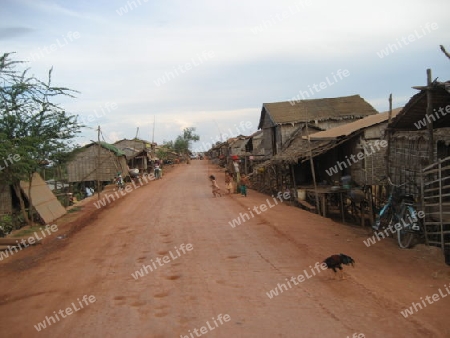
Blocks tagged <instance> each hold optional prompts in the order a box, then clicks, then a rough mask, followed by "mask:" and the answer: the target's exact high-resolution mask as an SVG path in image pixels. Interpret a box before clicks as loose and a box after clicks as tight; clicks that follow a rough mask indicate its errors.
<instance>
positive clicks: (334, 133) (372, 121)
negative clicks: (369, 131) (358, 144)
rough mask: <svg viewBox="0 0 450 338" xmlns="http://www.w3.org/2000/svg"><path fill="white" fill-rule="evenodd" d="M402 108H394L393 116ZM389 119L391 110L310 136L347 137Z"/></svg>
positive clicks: (318, 138) (323, 137)
mask: <svg viewBox="0 0 450 338" xmlns="http://www.w3.org/2000/svg"><path fill="white" fill-rule="evenodd" d="M401 110H402V108H395V109H393V110H392V117H395V116H396V115H397V114H398V113H399V112H400V111H401ZM388 119H389V112H388V111H386V112H383V113H379V114H375V115H370V116H367V117H365V118H363V119H359V120H356V121H353V122H350V123H347V124H344V125H341V126H338V127H335V128H331V129H328V130H324V131H320V132H318V133H315V134H313V135H311V136H310V138H311V140H329V139H339V138H343V137H347V136H349V135H351V134H354V133H357V132H360V131H363V130H364V129H366V128H369V127H372V126H375V125H377V124H380V123H383V122H387V121H388Z"/></svg>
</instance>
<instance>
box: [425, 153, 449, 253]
mask: <svg viewBox="0 0 450 338" xmlns="http://www.w3.org/2000/svg"><path fill="white" fill-rule="evenodd" d="M421 190H422V208H423V209H422V210H423V211H424V212H425V219H424V220H423V225H424V230H425V239H426V242H427V244H428V245H432V246H437V247H440V248H441V249H442V251H443V252H445V253H446V256H447V253H448V252H449V251H450V157H446V158H443V159H440V160H439V161H438V162H436V163H433V164H431V165H429V166H427V167H425V168H424V169H422V186H421ZM446 258H447V257H446Z"/></svg>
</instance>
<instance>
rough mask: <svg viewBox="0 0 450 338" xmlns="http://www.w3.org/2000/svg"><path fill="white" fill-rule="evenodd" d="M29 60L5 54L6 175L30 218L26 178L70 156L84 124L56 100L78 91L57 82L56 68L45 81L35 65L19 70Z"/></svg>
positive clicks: (0, 103) (0, 104)
mask: <svg viewBox="0 0 450 338" xmlns="http://www.w3.org/2000/svg"><path fill="white" fill-rule="evenodd" d="M23 63H24V62H23V61H14V60H12V59H11V53H5V54H3V55H2V56H0V161H1V162H3V163H2V164H3V165H2V167H3V170H1V171H0V179H1V181H2V182H4V183H6V184H11V185H12V186H13V188H14V191H15V193H16V195H17V197H18V198H19V201H20V207H21V210H22V213H23V216H24V219H25V220H26V221H27V223H30V218H29V217H28V215H27V213H26V210H25V203H24V201H23V199H22V195H21V192H20V181H29V182H30V187H31V182H32V175H33V173H34V172H36V171H37V170H38V168H39V167H40V165H42V163H44V162H45V160H48V159H52V158H53V159H55V160H56V161H58V160H59V159H61V158H62V157H63V156H64V155H62V153H65V149H67V148H68V145H69V144H70V143H71V142H70V140H71V139H73V138H74V136H75V135H76V134H77V133H78V132H79V129H80V125H79V124H78V123H77V120H76V116H74V115H69V114H68V113H67V112H66V111H65V110H64V109H63V108H62V107H60V106H59V105H58V104H56V103H54V102H53V100H54V99H55V98H57V97H60V96H69V97H73V94H74V93H75V91H74V90H70V89H68V88H65V87H54V86H52V83H51V79H52V69H50V70H49V73H48V80H47V81H46V82H43V81H41V80H39V79H37V78H36V77H35V76H34V75H33V76H30V75H29V74H28V72H29V69H25V70H23V71H21V70H19V68H20V66H21V65H22V64H23ZM29 204H30V205H32V201H29ZM31 209H32V208H30V214H31ZM31 221H32V218H31Z"/></svg>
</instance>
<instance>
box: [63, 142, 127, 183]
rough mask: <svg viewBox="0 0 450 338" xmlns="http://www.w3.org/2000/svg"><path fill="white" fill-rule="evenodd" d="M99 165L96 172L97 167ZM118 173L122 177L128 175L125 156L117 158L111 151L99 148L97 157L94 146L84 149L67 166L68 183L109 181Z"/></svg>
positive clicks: (96, 147) (96, 149)
mask: <svg viewBox="0 0 450 338" xmlns="http://www.w3.org/2000/svg"><path fill="white" fill-rule="evenodd" d="M99 163H100V167H99V170H98V172H97V170H96V169H97V166H98V164H99ZM118 172H122V176H123V177H125V176H126V175H128V169H127V163H126V159H125V156H121V157H117V156H116V155H115V154H114V153H112V152H111V151H109V150H107V149H105V148H103V147H100V157H99V156H98V146H97V145H96V144H94V145H92V146H90V147H88V148H85V149H84V150H83V151H81V152H79V153H78V154H77V155H76V156H75V158H73V159H72V160H71V161H70V162H69V163H68V164H67V174H68V181H69V182H83V181H96V180H97V179H98V180H99V181H102V182H109V181H111V180H112V179H113V178H114V176H116V175H117V173H118Z"/></svg>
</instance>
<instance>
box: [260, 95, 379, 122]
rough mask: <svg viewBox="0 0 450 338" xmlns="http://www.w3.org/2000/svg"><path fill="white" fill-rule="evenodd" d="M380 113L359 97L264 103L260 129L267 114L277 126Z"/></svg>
mask: <svg viewBox="0 0 450 338" xmlns="http://www.w3.org/2000/svg"><path fill="white" fill-rule="evenodd" d="M377 113H378V112H377V111H376V110H375V108H373V107H372V106H371V105H370V104H369V103H368V102H366V101H365V100H364V99H363V98H362V97H360V96H359V95H352V96H344V97H336V98H322V99H312V100H299V101H294V102H292V103H291V102H290V101H286V102H275V103H264V104H263V107H262V111H261V117H260V120H259V125H258V129H261V128H262V124H263V120H264V118H265V115H266V114H269V116H270V119H271V120H272V121H273V122H274V123H275V124H288V123H298V122H306V121H324V120H333V119H334V120H336V119H339V120H341V119H349V118H355V117H364V116H369V115H373V114H377Z"/></svg>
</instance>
